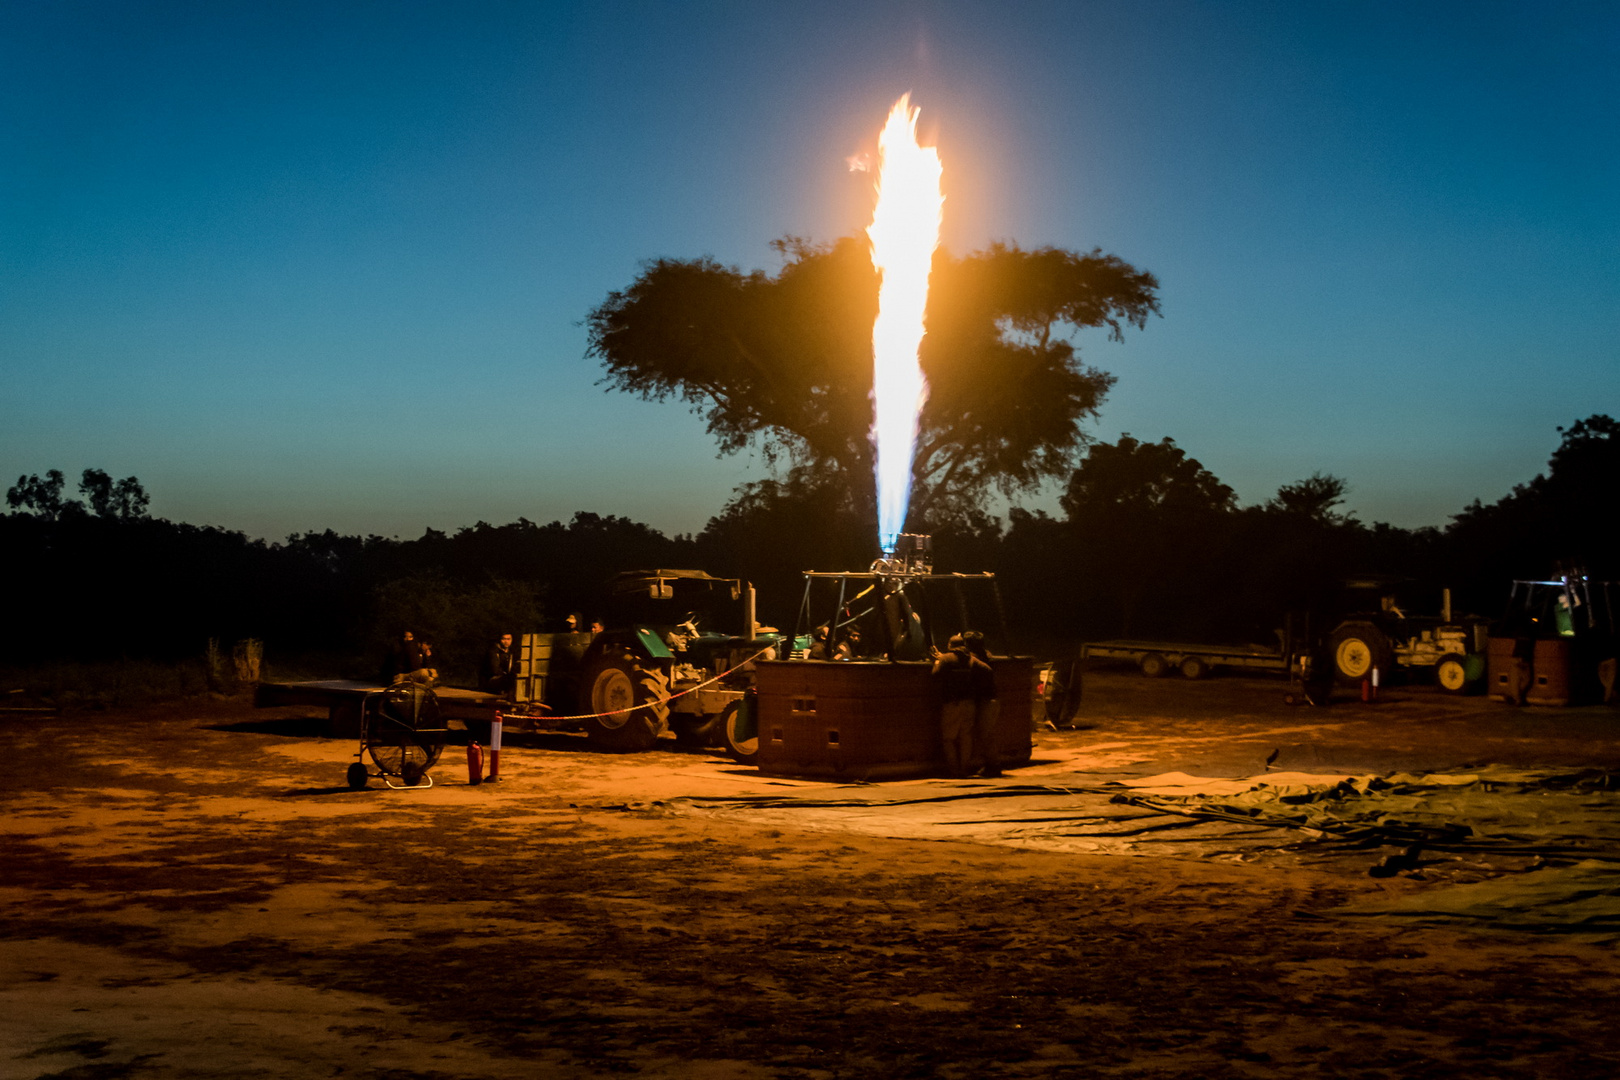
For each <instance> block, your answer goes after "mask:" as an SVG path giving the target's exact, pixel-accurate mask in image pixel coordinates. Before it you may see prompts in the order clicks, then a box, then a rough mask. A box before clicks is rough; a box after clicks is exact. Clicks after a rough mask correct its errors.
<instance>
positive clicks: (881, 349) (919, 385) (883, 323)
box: [866, 94, 945, 552]
mask: <svg viewBox="0 0 1620 1080" xmlns="http://www.w3.org/2000/svg"><path fill="white" fill-rule="evenodd" d="M920 111H921V110H920V109H916V108H913V107H912V105H911V95H910V94H906V95H905V96H903V97H902V98H901V99H900V100H899V101H897V102H895V103H894V108H893V109H892V110H890V112H889V119H888V123H886V124H885V125H884V127H883V131H882V133H881V134H879V136H878V181H877V209H876V210H875V211H873V214H872V224H871V226H870V227H869V228H868V229H867V230H866V235H867V238H868V239H869V240H870V241H871V244H872V265H873V266H874V267H876V269H877V272H878V279H879V286H878V314H877V319H876V320H875V321H874V322H873V324H872V414H873V418H872V441H873V444H874V445H875V447H876V451H877V463H876V473H877V495H878V546H879V547H880V548H882V550H883V551H885V552H892V551H893V550H894V548H895V544H896V542H897V539H898V537H899V534H900V531H901V530H902V529H903V528H904V527H905V523H906V509H907V506H908V505H909V503H910V502H911V465H912V458H913V455H914V454H915V452H916V447H917V425H918V418H919V417H920V416H921V414H922V407H923V403H924V402H926V401H927V400H928V384H927V383H926V382H925V381H924V379H923V373H922V367H921V366H920V365H919V363H918V360H917V350H918V348H919V347H920V346H921V344H922V339H923V334H924V333H925V332H926V328H925V326H924V321H923V316H924V313H925V312H926V310H927V308H928V273H929V270H930V269H931V268H932V266H933V261H934V249H935V248H937V247H939V226H940V220H941V218H942V217H943V209H944V205H945V196H944V194H943V193H942V192H941V191H940V174H941V171H942V169H941V166H940V161H939V150H938V148H936V147H932V146H927V147H924V146H919V145H918V144H917V115H918V113H919V112H920Z"/></svg>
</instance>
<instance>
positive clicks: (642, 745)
mask: <svg viewBox="0 0 1620 1080" xmlns="http://www.w3.org/2000/svg"><path fill="white" fill-rule="evenodd" d="M582 685H583V686H584V688H585V693H584V694H583V695H581V696H582V698H583V699H584V700H583V701H582V702H581V704H583V705H584V706H585V708H586V709H587V710H588V711H590V712H591V713H596V714H603V713H605V714H607V715H594V716H592V717H591V718H590V719H589V720H586V721H585V734H586V735H587V736H588V737H589V738H590V740H591V743H592V744H593V745H595V746H597V747H599V748H600V749H603V750H610V751H613V752H614V753H640V752H642V751H645V750H651V749H652V748H653V747H654V746H656V745H657V744H658V733H659V731H661V730H662V729H663V726H664V720H665V718H666V717H668V715H669V703H668V701H667V700H666V699H667V698H668V696H669V695H668V694H667V693H666V692H665V690H666V686H665V682H664V677H663V676H662V675H661V674H660V673H658V672H656V671H648V670H646V669H645V668H643V667H642V666H641V665H640V664H637V663H636V661H635V658H634V657H633V656H631V655H629V654H628V653H616V654H604V655H603V656H601V657H599V658H598V659H597V661H596V663H594V664H593V665H591V668H590V670H589V671H587V672H586V673H585V678H584V679H583V680H582ZM626 710H633V711H626Z"/></svg>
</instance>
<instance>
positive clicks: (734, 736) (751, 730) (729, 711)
mask: <svg viewBox="0 0 1620 1080" xmlns="http://www.w3.org/2000/svg"><path fill="white" fill-rule="evenodd" d="M720 737H721V740H722V741H724V743H725V744H726V753H728V754H730V755H731V757H732V760H734V761H736V762H737V763H738V764H740V765H753V764H755V763H756V762H758V761H759V725H758V723H757V722H756V719H755V715H754V710H753V709H751V708H745V707H744V706H743V703H742V702H741V701H733V702H732V703H731V704H730V705H727V706H726V711H725V712H723V713H721V714H720Z"/></svg>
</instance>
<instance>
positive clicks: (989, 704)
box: [962, 630, 1001, 777]
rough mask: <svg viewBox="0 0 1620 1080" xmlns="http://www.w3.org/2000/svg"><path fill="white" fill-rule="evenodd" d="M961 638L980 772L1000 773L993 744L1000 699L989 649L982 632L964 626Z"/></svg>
mask: <svg viewBox="0 0 1620 1080" xmlns="http://www.w3.org/2000/svg"><path fill="white" fill-rule="evenodd" d="M962 641H963V643H964V644H965V645H966V646H967V651H968V655H969V656H971V657H972V658H973V664H972V667H971V668H970V669H969V681H970V682H971V683H972V689H973V747H974V749H975V750H977V751H978V755H979V760H980V762H981V763H982V766H981V768H980V770H979V775H980V776H987V777H995V776H1000V775H1001V751H1000V750H999V749H998V748H997V746H996V721H998V720H999V719H1001V702H1000V701H998V700H997V699H996V669H995V668H993V667H991V666H990V651H989V650H988V649H986V648H985V646H984V635H983V634H981V633H979V632H978V631H977V630H964V631H963V632H962Z"/></svg>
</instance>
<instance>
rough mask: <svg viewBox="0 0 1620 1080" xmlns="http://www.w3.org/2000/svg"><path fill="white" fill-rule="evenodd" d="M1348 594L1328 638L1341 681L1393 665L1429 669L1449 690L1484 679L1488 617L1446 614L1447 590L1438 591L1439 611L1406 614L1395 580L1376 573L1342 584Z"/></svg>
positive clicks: (1384, 672) (1389, 671)
mask: <svg viewBox="0 0 1620 1080" xmlns="http://www.w3.org/2000/svg"><path fill="white" fill-rule="evenodd" d="M1345 585H1346V591H1347V594H1348V595H1349V596H1350V597H1351V603H1350V604H1349V605H1348V606H1349V607H1350V609H1351V610H1350V612H1349V614H1347V615H1345V616H1344V618H1343V619H1342V620H1341V621H1340V622H1339V624H1338V625H1337V626H1336V627H1335V628H1334V630H1333V633H1332V634H1331V635H1330V636H1329V638H1328V645H1329V651H1330V654H1331V656H1332V659H1333V666H1334V669H1335V671H1337V673H1338V677H1339V681H1340V682H1341V683H1348V684H1351V685H1356V684H1359V683H1361V682H1362V681H1363V680H1365V679H1371V678H1372V677H1373V675H1372V673H1373V671H1374V670H1375V669H1376V670H1377V671H1378V672H1379V674H1380V677H1381V678H1383V679H1388V677H1389V676H1391V675H1393V674H1394V673H1395V671H1396V669H1397V668H1407V669H1422V668H1427V669H1432V670H1433V672H1434V681H1435V685H1437V686H1438V687H1440V689H1442V690H1444V691H1446V692H1447V693H1451V694H1463V693H1467V692H1469V691H1470V690H1473V689H1475V688H1477V687H1478V686H1480V684H1481V682H1482V680H1483V679H1484V678H1485V666H1486V665H1485V642H1486V638H1487V631H1488V620H1486V619H1483V618H1480V617H1479V616H1474V615H1468V616H1463V617H1461V618H1458V619H1453V618H1452V611H1451V590H1450V589H1443V590H1441V600H1440V614H1439V615H1413V614H1408V612H1407V611H1406V609H1405V606H1404V605H1403V603H1402V601H1401V598H1400V597H1399V596H1398V595H1397V591H1396V587H1395V583H1393V582H1390V581H1388V580H1384V579H1379V578H1363V579H1355V580H1351V581H1348V582H1346V583H1345Z"/></svg>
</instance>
